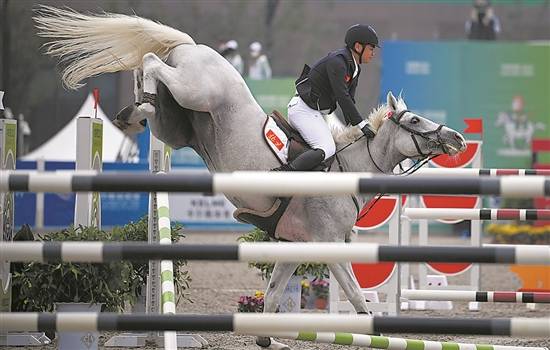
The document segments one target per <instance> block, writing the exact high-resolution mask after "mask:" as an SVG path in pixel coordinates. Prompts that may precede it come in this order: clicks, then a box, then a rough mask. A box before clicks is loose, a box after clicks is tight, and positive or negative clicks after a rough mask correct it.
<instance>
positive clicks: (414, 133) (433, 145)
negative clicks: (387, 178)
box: [335, 109, 448, 221]
mask: <svg viewBox="0 0 550 350" xmlns="http://www.w3.org/2000/svg"><path fill="white" fill-rule="evenodd" d="M408 112H410V110H408V109H405V110H402V111H400V112H399V113H398V114H397V115H396V116H395V117H394V116H393V114H394V113H393V112H390V113H389V114H388V117H387V119H389V120H391V121H392V122H393V123H395V124H396V125H397V126H398V127H400V128H401V129H403V130H405V131H407V132H409V133H410V135H411V138H412V140H413V143H414V146H415V147H416V151H417V152H418V155H416V156H412V157H422V159H421V160H419V161H418V162H416V163H415V164H413V165H412V166H411V167H410V168H409V169H407V170H404V171H402V172H401V173H399V174H394V173H392V174H391V175H398V176H399V175H405V176H406V175H411V174H413V173H414V172H416V171H417V170H418V169H420V168H421V167H422V166H423V165H424V164H426V163H427V162H429V161H430V160H432V159H434V158H435V157H437V156H438V154H436V155H434V154H433V151H435V150H436V149H438V148H439V147H441V150H443V152H444V153H448V148H447V146H445V143H444V142H443V139H442V137H441V129H443V127H444V126H445V125H444V124H438V126H437V128H436V129H434V130H430V131H418V130H414V129H412V128H410V127H409V126H407V125H404V124H402V123H401V118H403V116H404V115H405V114H406V113H408ZM434 134H435V136H436V139H433V138H430V137H429V136H430V135H434ZM363 137H365V135H362V136H361V137H359V138H357V139H356V140H355V141H353V142H351V143H349V144H347V145H346V146H344V147H342V148H340V149H339V150H338V151H337V152H336V154H335V156H336V161H337V163H338V167H339V168H340V171H342V172H343V171H344V169H343V167H342V165H341V164H340V160H339V159H338V153H340V152H341V151H343V150H344V149H346V148H348V147H349V146H351V145H352V144H354V143H355V142H357V141H359V140H360V139H361V138H363ZM417 137H421V138H423V139H424V140H426V144H427V146H428V149H429V153H427V154H426V153H424V152H422V150H421V149H420V145H419V143H418V140H417ZM367 151H368V153H369V157H370V159H371V161H372V163H373V164H374V166H375V167H376V169H378V171H380V172H381V173H383V174H386V173H385V172H384V170H382V169H381V168H380V167H379V166H378V164H376V162H375V161H374V158H373V157H372V154H371V151H370V140H367ZM399 167H400V168H401V170H403V168H402V167H401V163H399ZM383 195H384V193H380V194H379V195H378V196H377V198H376V200H375V201H374V202H373V203H372V204H371V205H370V206H369V207H368V208H367V210H366V211H365V212H364V213H363V214H362V215H360V216H359V214H360V212H361V208H359V204H358V202H357V199H356V198H355V197H353V196H352V199H353V202H354V203H355V206H356V207H357V219H356V221H359V220H361V219H362V218H363V217H365V216H366V215H367V214H368V213H369V211H370V210H371V209H372V208H373V207H374V205H375V204H376V203H377V202H378V201H379V200H380V198H382V196H383Z"/></svg>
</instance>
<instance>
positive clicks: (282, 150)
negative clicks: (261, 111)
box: [233, 110, 335, 241]
mask: <svg viewBox="0 0 550 350" xmlns="http://www.w3.org/2000/svg"><path fill="white" fill-rule="evenodd" d="M273 122H274V124H275V125H273ZM263 129H264V130H263V132H264V139H265V140H266V143H267V144H268V146H269V148H270V149H271V151H272V152H273V153H274V154H275V156H276V157H277V159H278V160H279V162H280V163H281V165H282V164H284V163H287V162H290V161H292V160H293V159H295V158H296V157H297V156H298V155H300V154H301V153H303V152H305V151H306V150H308V149H310V148H311V147H309V145H308V144H307V142H306V141H305V140H304V139H303V137H302V136H301V135H300V133H299V132H298V131H296V129H294V128H293V127H292V126H291V125H290V124H289V123H288V121H287V120H286V119H285V117H283V115H282V114H281V113H279V112H278V111H275V110H274V111H273V112H272V114H271V115H268V116H267V118H266V122H265V124H264V128H263ZM334 158H335V157H334V156H332V157H330V158H329V159H326V160H325V161H323V162H322V163H321V164H320V165H319V166H318V167H316V168H315V169H312V171H324V170H325V169H328V168H330V166H331V164H332V162H333V161H334ZM291 200H292V197H279V198H276V199H275V202H274V203H273V206H272V207H271V208H269V209H268V210H266V211H264V212H261V211H257V210H252V209H248V208H238V209H237V210H235V212H234V213H233V217H234V218H235V219H236V220H238V221H240V222H244V223H248V224H252V225H254V226H256V227H258V228H259V229H261V230H263V231H265V232H267V233H268V234H269V236H270V237H271V238H273V239H277V240H282V241H288V240H289V239H285V238H283V237H281V235H280V234H279V233H278V232H277V228H278V227H279V226H281V225H279V224H280V221H281V217H283V215H284V214H285V212H286V209H287V207H288V205H289V204H290V202H291ZM284 226H288V225H284Z"/></svg>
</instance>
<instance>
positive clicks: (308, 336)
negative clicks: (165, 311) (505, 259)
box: [258, 332, 548, 350]
mask: <svg viewBox="0 0 550 350" xmlns="http://www.w3.org/2000/svg"><path fill="white" fill-rule="evenodd" d="M258 335H260V334H258ZM261 335H263V336H267V335H265V334H261ZM269 336H272V337H277V338H283V339H292V340H303V341H311V342H315V343H325V344H337V345H353V346H361V347H369V348H371V349H386V350H428V349H429V350H548V348H543V347H526V346H506V345H489V344H464V343H454V342H439V341H431V340H419V339H403V338H390V337H381V336H374V335H366V334H354V333H330V332H288V333H287V332H283V333H274V334H270V335H269Z"/></svg>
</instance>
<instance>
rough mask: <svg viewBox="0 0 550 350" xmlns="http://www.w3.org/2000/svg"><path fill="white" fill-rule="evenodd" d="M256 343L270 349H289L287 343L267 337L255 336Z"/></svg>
mask: <svg viewBox="0 0 550 350" xmlns="http://www.w3.org/2000/svg"><path fill="white" fill-rule="evenodd" d="M256 345H258V346H261V347H262V348H264V349H270V350H291V349H290V347H289V346H288V345H286V344H283V343H279V342H278V341H276V340H275V339H273V338H269V337H257V338H256Z"/></svg>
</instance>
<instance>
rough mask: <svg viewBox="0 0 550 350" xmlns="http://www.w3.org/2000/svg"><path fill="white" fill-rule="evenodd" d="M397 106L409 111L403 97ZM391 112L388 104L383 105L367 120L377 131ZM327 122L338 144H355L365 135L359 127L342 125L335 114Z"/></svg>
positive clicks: (329, 116) (399, 108)
mask: <svg viewBox="0 0 550 350" xmlns="http://www.w3.org/2000/svg"><path fill="white" fill-rule="evenodd" d="M397 106H398V108H397V109H398V110H403V109H407V106H406V105H405V101H404V100H403V98H402V97H401V96H399V97H398V98H397ZM389 110H390V107H389V106H388V105H387V104H383V105H379V106H378V107H376V108H374V109H373V110H372V112H371V113H370V114H369V116H368V117H367V120H368V121H369V123H370V125H371V126H372V128H373V129H374V130H375V131H378V129H380V126H382V124H383V123H384V121H385V120H386V115H387V114H388V112H389ZM325 121H326V122H327V124H328V126H329V129H330V132H331V133H332V137H333V138H334V142H336V144H340V143H349V142H353V141H355V140H356V139H357V138H359V137H360V136H361V135H363V133H362V132H361V129H359V128H358V127H357V126H352V125H344V124H342V122H341V121H340V119H338V117H337V116H336V115H335V114H334V113H331V114H329V115H327V116H325Z"/></svg>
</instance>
